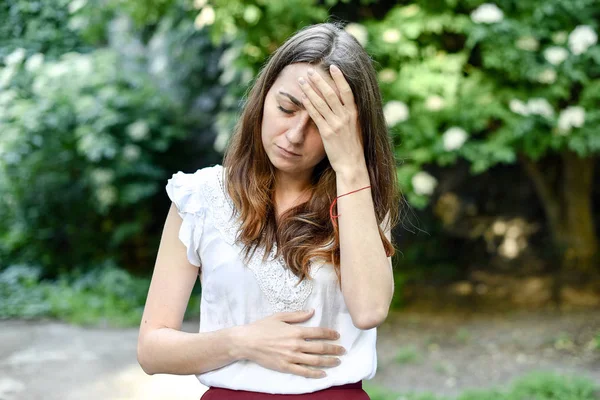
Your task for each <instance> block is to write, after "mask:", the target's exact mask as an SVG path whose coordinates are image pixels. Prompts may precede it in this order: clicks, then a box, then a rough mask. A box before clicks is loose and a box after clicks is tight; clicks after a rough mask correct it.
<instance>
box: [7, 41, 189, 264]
mask: <svg viewBox="0 0 600 400" xmlns="http://www.w3.org/2000/svg"><path fill="white" fill-rule="evenodd" d="M32 60H34V61H35V60H38V61H35V63H34V62H33V61H32ZM120 63H121V60H120V59H119V56H118V54H116V53H115V52H114V51H112V50H109V49H105V50H98V51H95V52H93V53H88V54H79V53H67V54H65V55H63V56H62V57H61V58H60V59H59V60H57V61H50V62H44V61H43V58H42V56H36V55H33V56H31V57H29V58H28V60H27V61H26V62H25V63H22V62H14V63H13V64H9V65H6V66H5V67H4V69H3V71H2V72H3V73H7V71H10V73H11V75H12V76H13V78H12V80H11V81H10V83H9V84H8V86H5V87H4V91H3V92H2V93H1V98H0V104H1V106H2V108H1V111H0V130H1V131H2V132H3V135H2V137H1V138H0V149H1V151H0V154H1V156H0V192H2V193H4V195H3V196H1V198H2V200H1V201H2V203H3V207H2V208H1V209H2V211H0V213H1V214H2V217H3V218H2V220H3V223H2V225H0V238H2V240H1V244H0V254H12V255H13V256H15V255H17V258H20V259H21V260H22V261H25V262H36V261H39V262H41V263H42V265H44V266H45V268H55V269H61V268H65V267H73V266H74V265H82V263H84V262H85V260H87V261H88V263H89V261H90V260H98V259H100V258H101V257H103V256H104V254H102V253H103V252H105V251H106V250H107V248H106V247H105V246H108V249H111V248H115V247H116V246H119V245H120V244H122V242H123V240H125V239H127V238H129V237H131V236H132V235H135V234H138V233H140V232H142V231H143V230H144V228H145V226H147V224H148V223H150V222H151V220H150V216H149V215H147V216H145V217H144V216H142V215H140V214H139V212H142V211H143V209H144V208H143V207H142V208H139V207H135V206H136V205H137V204H138V203H140V202H141V201H143V200H145V199H150V198H151V196H152V195H154V194H155V193H156V192H157V191H158V190H159V185H158V182H160V181H161V179H163V178H164V176H165V173H164V171H163V170H162V169H161V168H160V164H159V163H157V162H156V157H157V156H158V155H159V154H161V153H163V152H165V151H166V150H167V149H168V148H169V144H170V143H171V142H172V141H173V140H175V139H177V138H180V137H182V135H183V131H182V129H181V127H180V126H178V118H177V115H178V113H179V110H178V109H177V108H176V105H175V104H173V102H172V101H171V100H170V99H169V98H168V97H166V96H164V95H161V93H160V91H159V90H158V89H157V88H156V86H155V85H154V83H153V82H152V79H151V77H150V76H147V75H144V74H140V73H139V72H138V71H134V70H127V69H124V68H120ZM125 210H130V213H131V217H129V218H124V219H123V220H122V221H120V222H122V223H123V224H122V225H120V226H118V227H115V226H114V222H112V219H111V218H105V216H106V215H107V214H108V212H109V211H111V212H113V213H114V212H115V211H116V212H118V211H125ZM136 213H138V214H137V215H136ZM113 215H114V217H116V216H117V215H116V214H113ZM123 215H125V214H124V213H123ZM114 217H113V218H114ZM135 217H137V219H136V218H135ZM97 243H103V245H102V246H97ZM32 244H34V245H32ZM94 248H95V250H94ZM40 250H48V251H47V252H44V251H40ZM65 251H68V255H65Z"/></svg>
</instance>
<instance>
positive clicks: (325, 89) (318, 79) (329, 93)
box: [308, 68, 345, 116]
mask: <svg viewBox="0 0 600 400" xmlns="http://www.w3.org/2000/svg"><path fill="white" fill-rule="evenodd" d="M308 79H309V80H310V81H311V82H312V83H313V84H314V85H315V87H316V88H317V89H319V91H320V92H321V94H323V97H325V101H326V102H327V105H328V106H329V108H330V109H331V110H332V111H333V113H334V114H335V115H337V116H342V115H343V114H344V112H345V110H344V105H343V104H342V101H341V100H340V98H339V97H338V95H337V93H336V92H335V91H334V90H333V89H332V87H331V86H329V83H327V82H326V81H325V79H323V77H322V76H321V74H319V72H317V71H316V70H314V69H313V68H310V69H309V70H308Z"/></svg>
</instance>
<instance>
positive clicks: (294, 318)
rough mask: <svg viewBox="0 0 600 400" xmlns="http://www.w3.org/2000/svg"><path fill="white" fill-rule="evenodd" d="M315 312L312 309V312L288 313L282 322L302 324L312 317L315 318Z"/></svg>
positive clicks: (284, 314) (283, 316)
mask: <svg viewBox="0 0 600 400" xmlns="http://www.w3.org/2000/svg"><path fill="white" fill-rule="evenodd" d="M314 312H315V310H314V308H311V309H310V310H302V311H292V312H288V313H283V315H282V318H281V320H282V321H283V322H290V323H294V322H302V321H306V320H307V319H309V318H310V317H312V316H313V314H314Z"/></svg>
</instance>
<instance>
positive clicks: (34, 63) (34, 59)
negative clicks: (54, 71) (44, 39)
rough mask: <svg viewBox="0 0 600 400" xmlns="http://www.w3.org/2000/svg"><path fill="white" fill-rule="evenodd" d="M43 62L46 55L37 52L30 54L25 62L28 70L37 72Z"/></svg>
mask: <svg viewBox="0 0 600 400" xmlns="http://www.w3.org/2000/svg"><path fill="white" fill-rule="evenodd" d="M43 63H44V55H43V54H42V53H35V54H34V55H32V56H30V57H29V58H28V59H27V61H26V62H25V69H26V70H27V71H28V72H35V71H37V70H38V69H40V67H41V66H42V64H43Z"/></svg>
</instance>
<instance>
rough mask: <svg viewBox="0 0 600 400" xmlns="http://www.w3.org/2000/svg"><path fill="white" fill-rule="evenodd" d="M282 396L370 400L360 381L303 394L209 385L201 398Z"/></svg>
mask: <svg viewBox="0 0 600 400" xmlns="http://www.w3.org/2000/svg"><path fill="white" fill-rule="evenodd" d="M283 398H286V399H288V398H290V399H291V398H293V399H298V400H309V399H310V400H370V398H369V395H368V394H367V392H365V391H364V390H363V389H362V381H359V382H356V383H349V384H347V385H340V386H332V387H329V388H327V389H323V390H318V391H316V392H313V393H303V394H269V393H260V392H248V391H246V390H231V389H223V388H217V387H211V388H210V389H208V390H207V391H206V392H205V393H204V395H203V396H202V397H201V400H276V399H283Z"/></svg>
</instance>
